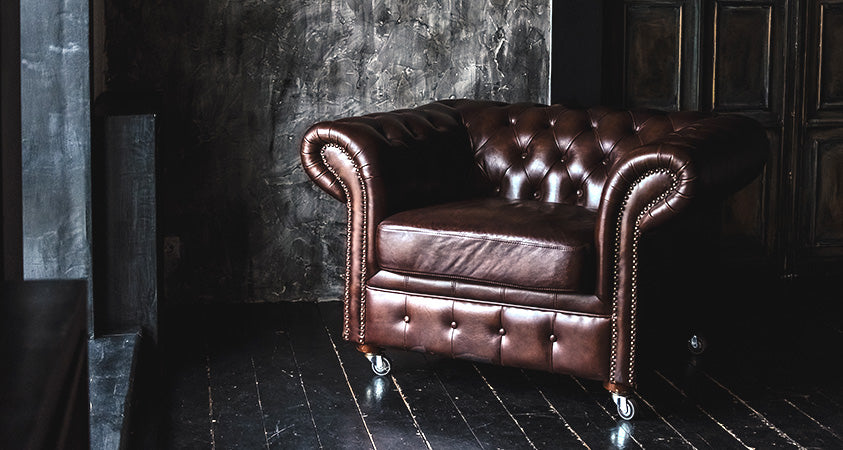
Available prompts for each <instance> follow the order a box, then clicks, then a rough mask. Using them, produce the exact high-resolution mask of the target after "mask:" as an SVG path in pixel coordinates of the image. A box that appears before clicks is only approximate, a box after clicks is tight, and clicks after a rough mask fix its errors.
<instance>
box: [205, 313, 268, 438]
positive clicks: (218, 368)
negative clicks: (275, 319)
mask: <svg viewBox="0 0 843 450" xmlns="http://www.w3.org/2000/svg"><path fill="white" fill-rule="evenodd" d="M217 323H221V322H220V321H217ZM229 326H230V328H229V329H222V330H223V331H221V332H218V333H210V334H209V335H208V336H207V345H208V361H207V370H208V377H209V380H210V386H211V392H210V395H211V401H212V405H213V413H212V424H213V428H214V436H213V439H214V443H215V446H216V447H219V448H248V449H255V448H266V447H267V443H266V429H265V423H264V417H263V411H262V410H261V409H262V408H261V405H260V401H259V399H258V390H257V387H256V384H255V369H254V366H253V364H252V357H251V356H250V355H251V354H252V353H254V352H255V350H256V347H257V346H258V345H260V341H259V340H257V341H256V340H255V339H254V335H252V334H247V333H246V332H245V330H243V328H242V326H241V325H240V323H236V322H235V323H230V324H229Z"/></svg>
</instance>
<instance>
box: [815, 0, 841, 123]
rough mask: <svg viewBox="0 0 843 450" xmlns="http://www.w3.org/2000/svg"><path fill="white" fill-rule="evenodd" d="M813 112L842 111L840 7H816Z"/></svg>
mask: <svg viewBox="0 0 843 450" xmlns="http://www.w3.org/2000/svg"><path fill="white" fill-rule="evenodd" d="M818 37H819V42H818V43H817V50H818V51H819V55H818V58H817V59H818V61H817V63H818V65H819V71H818V72H819V77H818V79H817V80H816V81H815V83H816V85H817V87H818V93H817V98H818V101H817V110H819V111H828V110H837V111H841V110H843V3H830V2H824V3H821V4H820V23H819V33H818Z"/></svg>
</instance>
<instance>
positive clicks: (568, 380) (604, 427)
mask: <svg viewBox="0 0 843 450" xmlns="http://www.w3.org/2000/svg"><path fill="white" fill-rule="evenodd" d="M524 374H525V375H526V377H527V379H528V380H530V381H531V382H532V383H533V384H534V385H535V386H536V388H537V389H538V390H539V392H540V393H541V394H542V395H543V396H544V397H545V398H546V399H547V400H548V401H549V402H550V404H551V405H552V406H553V407H554V408H555V409H556V410H557V411H558V412H559V414H561V415H562V417H564V418H565V421H566V422H568V424H569V425H570V426H571V428H572V429H573V430H574V432H575V433H576V434H577V435H578V436H579V437H580V438H581V439H582V440H583V441H584V442H585V443H586V444H587V445H588V446H589V447H590V448H592V449H598V448H601V449H602V448H640V445H639V444H638V443H637V442H636V441H635V439H634V437H633V436H632V434H631V432H632V431H633V430H632V426H631V424H630V423H628V422H624V421H617V420H615V419H613V418H612V416H611V415H610V412H609V409H608V407H611V404H610V402H609V401H608V400H607V401H605V402H601V403H598V402H595V401H594V399H593V398H592V396H591V395H589V393H588V392H586V391H585V390H584V389H583V388H582V387H581V385H580V384H579V383H578V382H577V380H575V379H574V378H572V377H569V376H566V375H556V374H550V373H545V372H537V371H527V370H525V371H524ZM604 403H605V405H604Z"/></svg>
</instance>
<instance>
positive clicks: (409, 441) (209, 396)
mask: <svg viewBox="0 0 843 450" xmlns="http://www.w3.org/2000/svg"><path fill="white" fill-rule="evenodd" d="M784 289H786V290H785V291H784V292H779V298H777V299H776V303H775V304H778V305H779V307H777V308H768V309H769V310H771V311H775V313H770V314H760V313H753V312H752V310H757V308H755V307H753V308H750V312H749V314H747V315H745V316H738V318H737V319H736V320H735V321H733V322H731V323H729V324H728V325H724V326H723V327H722V329H718V330H714V331H715V332H716V333H715V335H716V336H719V339H714V340H713V341H712V343H711V347H710V348H709V350H708V351H707V352H706V353H705V354H704V355H702V356H700V357H693V356H691V355H690V354H689V353H688V352H687V351H686V350H685V349H684V347H683V344H681V343H678V344H677V345H673V343H672V342H671V343H669V344H667V345H664V346H662V347H661V348H660V349H659V351H658V354H657V355H651V358H649V360H648V361H646V362H644V363H646V364H647V365H648V366H649V367H651V369H649V370H646V371H644V372H643V373H642V374H640V375H639V377H640V380H639V384H640V386H639V396H640V397H639V398H640V400H639V413H638V415H637V416H636V418H635V419H634V420H633V421H631V422H625V421H620V420H619V419H618V417H617V413H616V411H615V409H614V407H613V406H612V404H611V402H610V400H609V398H608V395H607V394H606V393H605V391H604V390H603V389H602V387H601V386H600V384H599V383H597V382H592V381H587V380H580V379H576V378H572V377H569V376H561V375H551V374H545V373H540V372H535V371H527V370H519V369H512V368H501V367H493V366H488V365H483V364H473V363H470V362H464V361H452V360H448V359H443V358H438V357H433V356H429V355H422V354H415V353H408V352H401V351H392V352H389V353H388V354H389V356H390V357H391V359H392V363H393V370H392V373H391V374H390V375H389V376H387V377H383V378H379V377H376V376H374V375H373V374H372V372H371V369H370V365H369V363H368V362H367V361H366V360H365V359H364V358H363V357H362V356H361V355H360V354H358V353H357V351H356V350H355V349H354V348H353V346H351V345H350V344H348V343H346V342H344V341H342V340H341V338H340V337H339V333H338V331H339V326H340V314H341V308H340V303H338V302H330V303H320V304H318V305H316V304H312V303H311V304H306V303H297V304H248V305H231V306H222V307H216V308H214V309H209V308H205V309H204V310H200V311H197V310H196V309H195V308H194V309H192V310H191V311H181V312H171V313H170V314H169V315H168V319H167V322H166V323H167V326H168V328H169V329H170V330H171V331H170V333H169V334H166V335H165V338H164V337H162V343H163V344H164V348H165V350H166V352H165V355H164V359H163V361H164V373H165V374H166V383H165V384H164V387H163V389H164V397H165V400H164V405H163V407H164V409H165V411H164V412H163V414H161V415H160V416H161V417H162V421H163V423H162V424H161V429H160V436H159V437H160V440H161V443H160V445H161V446H162V447H165V448H220V449H223V448H249V449H254V448H261V447H266V448H353V449H360V448H371V447H375V448H379V449H395V448H446V449H451V448H478V447H479V448H490V449H491V448H582V447H585V448H592V449H602V448H639V447H640V448H670V449H675V448H717V449H726V448H780V447H784V448H791V447H807V448H843V388H841V383H840V382H839V381H837V377H838V376H840V375H839V373H838V368H839V367H840V366H841V356H843V351H841V344H843V326H841V319H840V317H841V316H840V313H841V312H843V308H841V305H840V303H843V302H841V301H840V300H843V298H841V297H843V296H841V295H840V293H841V292H843V291H841V290H837V291H836V292H835V291H834V290H831V291H828V290H824V291H822V292H821V294H818V293H817V292H814V291H807V292H806V291H805V290H804V289H802V288H800V287H798V286H797V287H790V288H784ZM787 289H789V290H787ZM772 290H773V291H775V290H778V288H774V289H772ZM788 296H789V297H788ZM756 300H758V301H759V302H760V303H761V304H763V303H764V302H765V301H767V300H766V299H763V298H761V299H756ZM770 301H772V300H770ZM788 302H791V303H790V304H788ZM762 309H763V308H762ZM726 323H728V321H727V322H726ZM644 363H642V364H644Z"/></svg>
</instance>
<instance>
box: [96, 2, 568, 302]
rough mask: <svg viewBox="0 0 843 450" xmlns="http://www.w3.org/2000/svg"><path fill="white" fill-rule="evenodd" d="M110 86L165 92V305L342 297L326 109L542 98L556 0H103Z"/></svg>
mask: <svg viewBox="0 0 843 450" xmlns="http://www.w3.org/2000/svg"><path fill="white" fill-rule="evenodd" d="M105 7H106V20H107V26H108V28H107V34H106V45H107V55H108V66H109V68H108V80H107V87H108V89H109V90H110V91H113V92H157V93H160V94H161V99H162V107H161V110H160V121H159V124H160V125H159V126H160V129H159V150H158V155H159V156H158V161H159V178H158V180H159V186H158V192H159V207H158V209H159V221H160V222H159V226H160V228H159V229H160V230H162V233H163V235H164V236H169V237H173V238H178V240H177V241H176V240H174V239H169V240H168V242H170V243H172V242H180V247H179V249H178V251H177V252H175V253H173V254H175V255H176V256H177V260H175V261H174V260H172V258H173V256H172V255H171V256H170V258H171V260H169V261H165V262H164V264H165V266H166V267H167V273H166V274H165V275H166V279H165V293H164V297H165V298H164V299H163V300H162V301H164V302H170V303H176V302H183V301H207V302H216V301H220V302H236V301H277V300H299V299H307V300H313V299H320V298H333V299H336V298H339V296H340V295H341V293H342V283H343V281H342V278H341V274H342V272H343V267H344V262H343V258H344V256H345V250H344V245H345V238H344V233H345V217H346V216H345V207H344V205H342V204H340V203H338V202H336V201H334V200H332V199H330V198H329V197H328V196H327V195H325V194H323V193H322V192H321V191H319V190H318V189H317V188H316V187H315V186H314V185H313V184H312V183H311V182H310V181H309V180H308V179H307V177H306V175H304V173H303V171H302V169H301V167H300V160H299V156H298V145H299V140H300V139H301V136H302V134H303V132H304V130H305V129H306V128H307V127H308V126H309V125H311V124H313V123H315V122H317V121H319V120H324V119H330V118H336V117H340V116H346V115H351V114H362V113H367V112H375V111H379V110H390V109H394V108H400V107H410V106H414V105H419V104H423V103H427V102H429V101H431V100H435V99H441V98H449V97H473V98H484V99H498V100H506V101H538V102H546V101H547V98H548V76H549V74H548V68H549V63H550V58H549V51H550V48H549V47H550V21H551V17H550V0H521V1H509V0H489V1H478V0H419V1H412V2H407V1H401V0H392V1H377V0H376V1H373V0H367V1H366V0H347V1H330V0H323V1H313V0H305V1H290V0H276V1H265V0H241V1H227V0H201V1H200V0H184V1H178V2H172V1H144V0H106V4H105Z"/></svg>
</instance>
